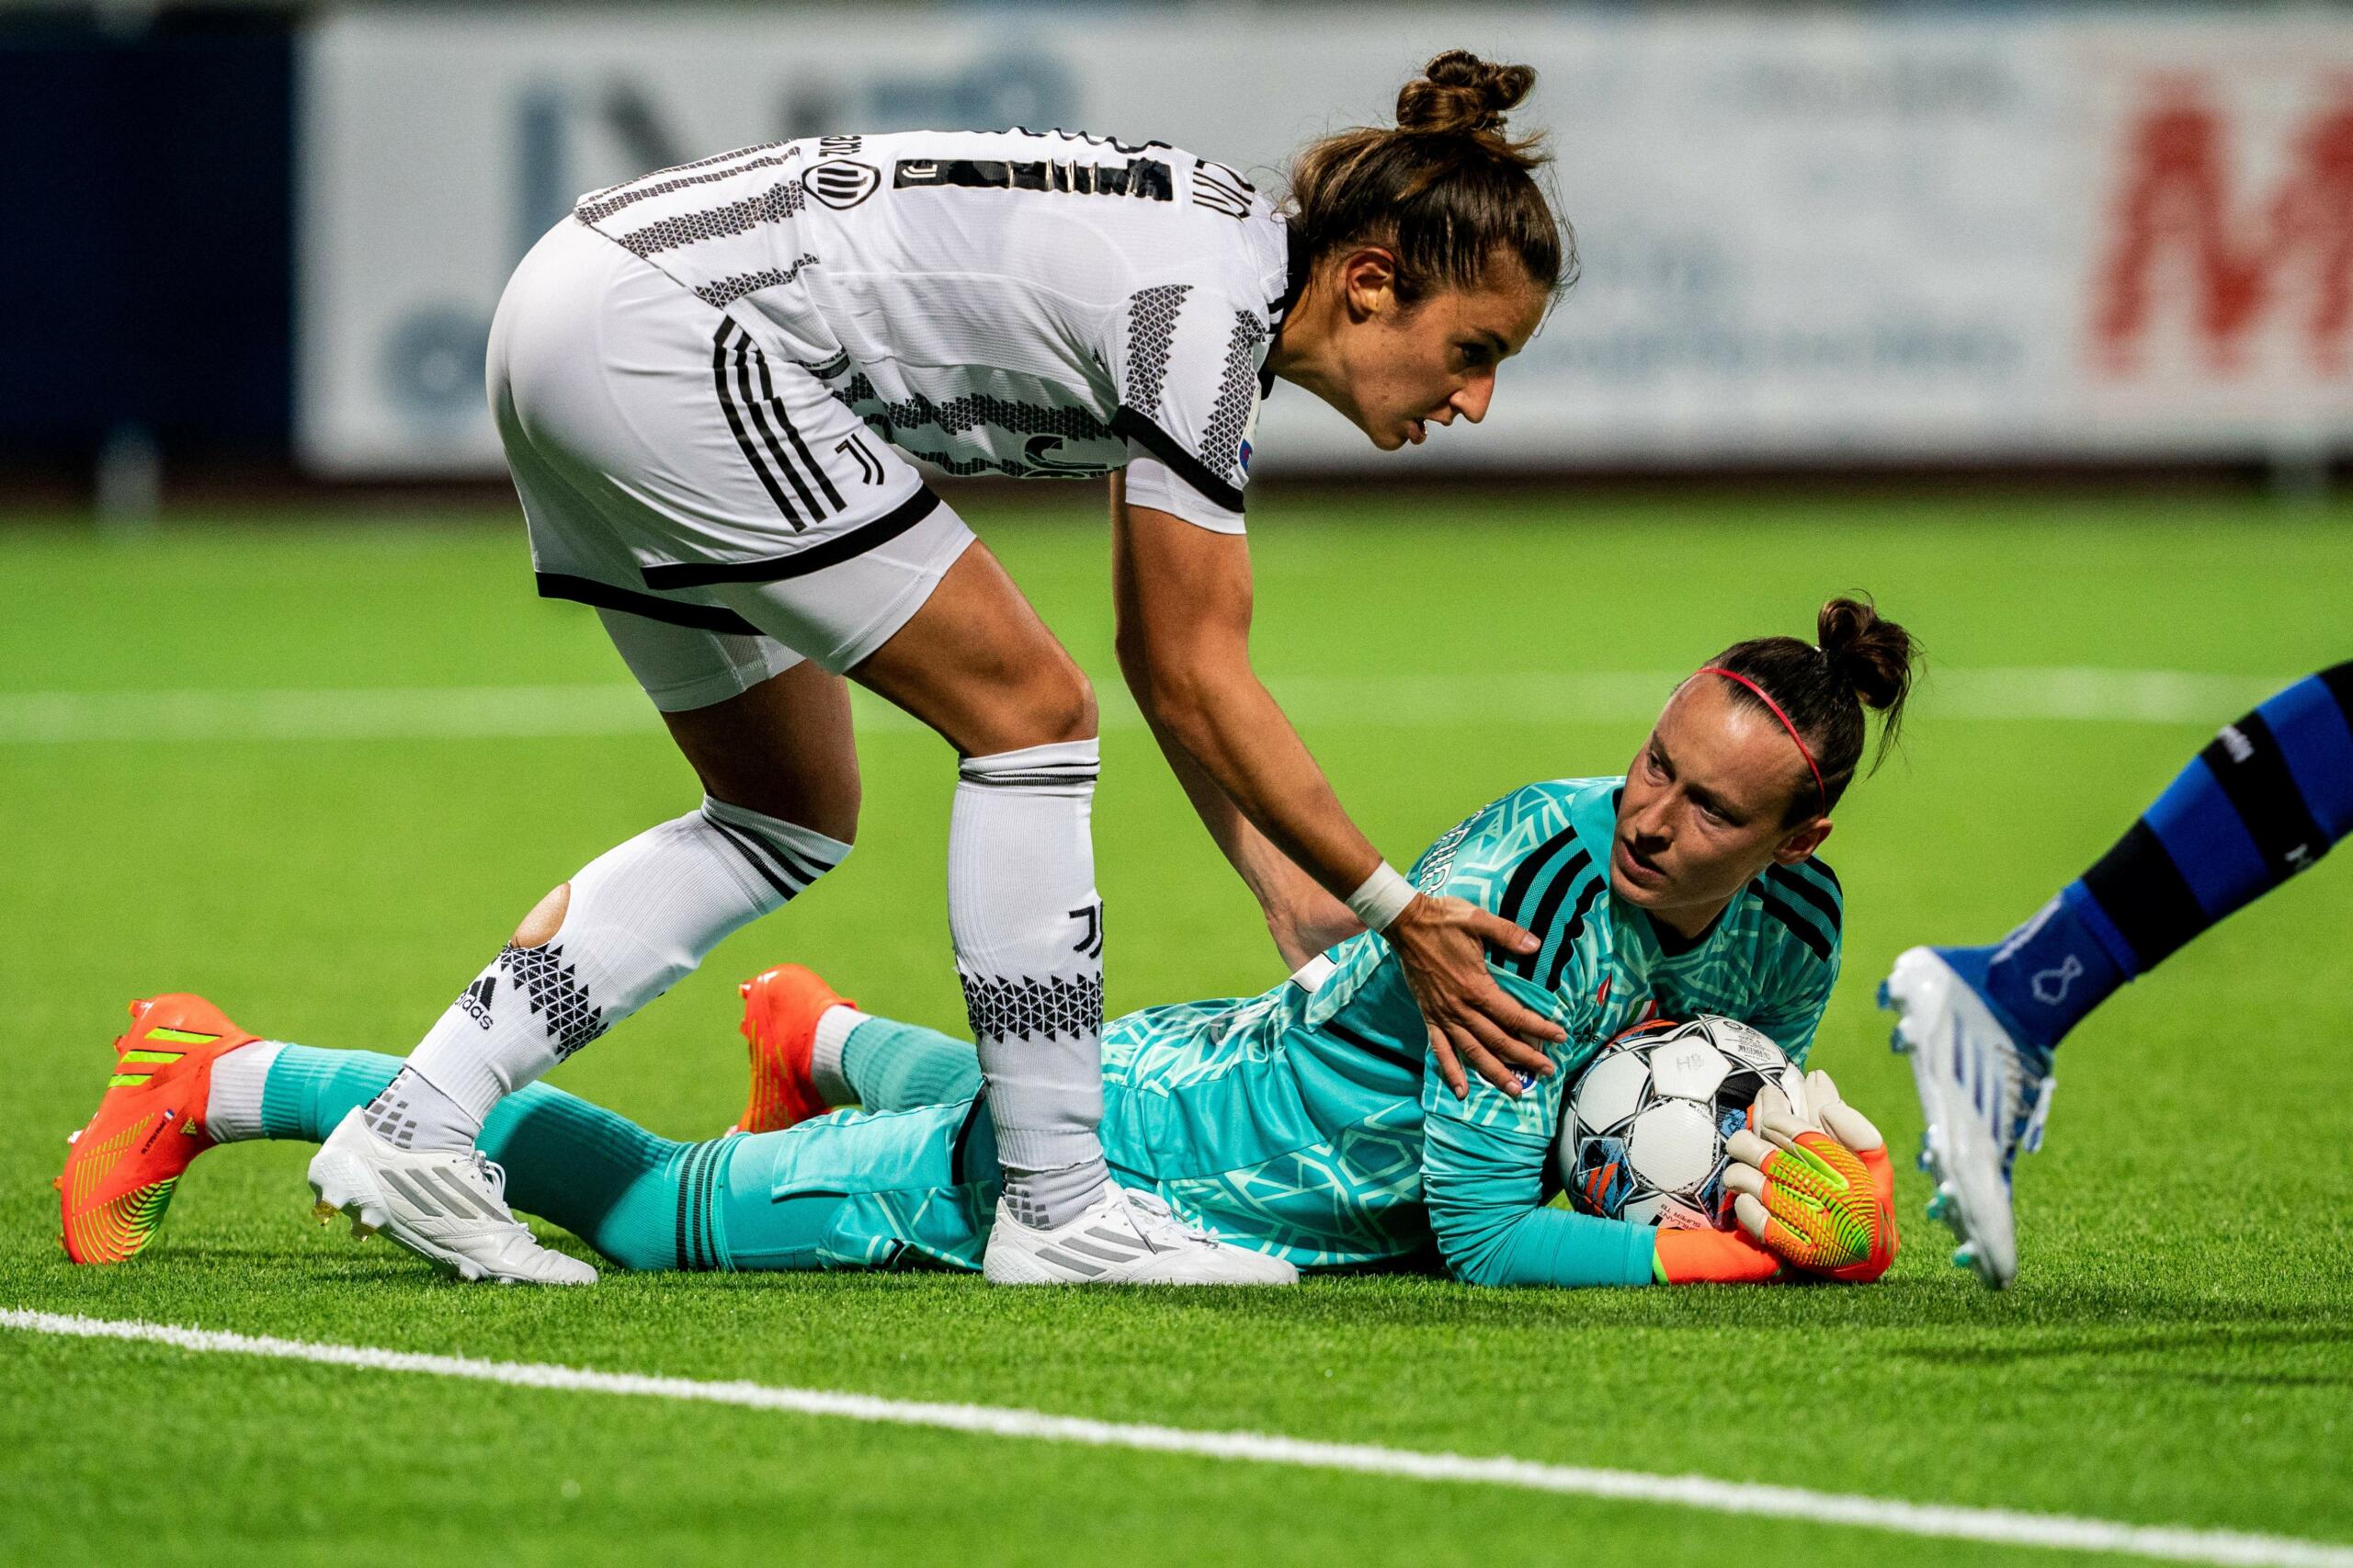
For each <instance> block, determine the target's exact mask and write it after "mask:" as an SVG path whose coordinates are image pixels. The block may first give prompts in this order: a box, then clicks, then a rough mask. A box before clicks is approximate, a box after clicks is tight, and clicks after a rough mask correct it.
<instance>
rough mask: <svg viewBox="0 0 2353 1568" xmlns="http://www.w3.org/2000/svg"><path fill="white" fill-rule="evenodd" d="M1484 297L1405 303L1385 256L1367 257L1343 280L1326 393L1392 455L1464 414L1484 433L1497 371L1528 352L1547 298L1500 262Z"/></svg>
mask: <svg viewBox="0 0 2353 1568" xmlns="http://www.w3.org/2000/svg"><path fill="white" fill-rule="evenodd" d="M1487 272H1488V276H1487V278H1486V279H1485V280H1484V281H1483V282H1482V284H1481V285H1480V287H1478V288H1476V289H1450V290H1446V291H1445V292H1443V293H1439V294H1433V295H1430V296H1429V297H1428V298H1427V299H1424V300H1421V301H1417V302H1415V303H1414V304H1411V305H1408V304H1405V303H1404V302H1403V301H1400V300H1399V299H1398V298H1397V295H1396V291H1395V289H1394V287H1393V281H1394V276H1395V275H1394V273H1393V272H1392V270H1391V268H1390V264H1389V258H1388V256H1387V253H1385V252H1382V251H1378V250H1372V251H1360V252H1358V253H1357V254H1356V255H1355V256H1351V257H1348V258H1347V259H1346V260H1344V261H1343V262H1342V263H1341V265H1340V267H1339V269H1338V272H1337V274H1336V281H1337V283H1338V285H1339V287H1340V289H1341V290H1342V298H1341V303H1342V304H1343V306H1344V311H1343V312H1342V313H1343V317H1344V320H1345V323H1346V325H1345V328H1344V329H1343V330H1342V331H1340V332H1338V333H1337V334H1336V335H1335V340H1334V342H1333V345H1332V347H1333V349H1334V351H1335V357H1336V359H1337V361H1338V363H1337V365H1336V370H1337V374H1336V376H1335V377H1334V378H1333V379H1332V383H1331V384H1330V385H1329V386H1328V387H1319V388H1318V389H1317V391H1318V392H1321V393H1322V394H1323V395H1324V397H1325V398H1326V400H1327V401H1329V402H1330V403H1332V404H1333V406H1335V407H1336V408H1337V409H1339V411H1340V412H1341V413H1342V414H1345V415H1347V416H1348V418H1349V420H1350V421H1352V422H1353V423H1354V424H1355V425H1356V426H1357V427H1358V429H1360V430H1362V431H1363V432H1364V433H1365V434H1366V435H1368V436H1370V437H1372V444H1373V445H1374V446H1376V447H1379V448H1380V449H1381V450H1382V451H1384V452H1393V451H1395V450H1396V449H1398V448H1400V447H1403V446H1405V445H1407V444H1409V443H1410V444H1412V445H1415V446H1419V445H1420V444H1421V442H1422V441H1423V439H1424V438H1425V437H1427V436H1428V434H1429V427H1430V426H1432V425H1451V424H1453V423H1454V420H1455V417H1456V415H1461V417H1463V418H1465V419H1468V420H1470V421H1471V422H1472V424H1473V425H1476V424H1477V423H1478V422H1479V421H1480V420H1482V419H1484V418H1485V417H1486V416H1487V404H1488V403H1489V402H1490V401H1492V400H1493V398H1494V397H1495V368H1496V367H1497V366H1498V365H1500V364H1502V363H1503V361H1505V360H1506V359H1508V358H1511V357H1512V356H1513V355H1515V354H1517V353H1518V352H1519V351H1520V350H1521V349H1522V348H1524V347H1527V346H1528V340H1529V338H1530V337H1532V336H1534V335H1535V334H1536V328H1537V325H1538V324H1540V322H1541V321H1542V320H1543V319H1544V305H1545V299H1546V296H1545V292H1544V290H1541V289H1540V288H1538V287H1537V286H1536V285H1535V284H1534V283H1532V282H1530V281H1529V278H1528V275H1527V273H1526V272H1525V271H1523V270H1522V269H1521V268H1520V267H1519V265H1518V263H1517V262H1514V261H1509V260H1505V259H1501V258H1499V259H1497V260H1496V261H1495V263H1494V264H1493V265H1491V266H1490V267H1488V269H1487Z"/></svg>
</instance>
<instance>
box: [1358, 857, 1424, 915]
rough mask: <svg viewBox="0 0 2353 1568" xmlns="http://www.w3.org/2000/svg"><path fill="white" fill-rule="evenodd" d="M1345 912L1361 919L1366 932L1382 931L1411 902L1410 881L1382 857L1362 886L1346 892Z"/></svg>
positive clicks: (1412, 892)
mask: <svg viewBox="0 0 2353 1568" xmlns="http://www.w3.org/2000/svg"><path fill="white" fill-rule="evenodd" d="M1347 902H1348V913H1349V914H1351V915H1355V916H1356V917H1357V918H1358V919H1359V920H1361V921H1363V922H1364V925H1365V929H1366V930H1368V931H1386V930H1388V929H1389V924H1390V922H1391V921H1392V920H1394V919H1396V918H1397V916H1399V915H1403V914H1404V912H1405V906H1406V905H1407V904H1409V903H1413V902H1414V884H1413V883H1411V882H1409V881H1406V880H1405V877H1404V873H1403V872H1401V871H1400V870H1398V869H1397V868H1396V867H1394V866H1392V865H1391V864H1390V863H1389V862H1388V861H1386V860H1383V861H1382V862H1381V864H1380V866H1379V867H1378V868H1376V869H1374V871H1373V873H1372V875H1370V876H1369V877H1367V878H1366V879H1365V880H1364V885H1363V886H1362V887H1360V888H1358V889H1357V891H1356V892H1352V893H1350V894H1349V895H1348V901H1347Z"/></svg>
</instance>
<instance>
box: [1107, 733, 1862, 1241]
mask: <svg viewBox="0 0 2353 1568" xmlns="http://www.w3.org/2000/svg"><path fill="white" fill-rule="evenodd" d="M1622 782H1623V780H1621V779H1619V778H1573V779H1562V780H1556V781H1553V782H1550V783H1542V784H1531V785H1529V786H1527V787H1526V788H1524V789H1520V790H1514V791H1513V792H1512V793H1510V794H1508V795H1506V796H1505V797H1504V798H1503V799H1502V800H1500V801H1495V803H1493V804H1492V805H1489V806H1487V807H1486V808H1485V809H1483V810H1482V811H1480V812H1477V813H1476V814H1474V815H1472V817H1471V818H1469V819H1468V820H1467V821H1465V822H1463V823H1462V824H1460V825H1459V826H1457V827H1455V828H1454V829H1453V830H1452V831H1450V832H1449V833H1447V834H1446V835H1444V836H1443V837H1441V838H1439V839H1438V842H1437V843H1435V844H1433V845H1431V846H1430V847H1429V848H1428V849H1427V851H1425V852H1424V853H1423V855H1422V857H1421V858H1420V859H1419V860H1418V861H1416V862H1415V867H1414V870H1413V881H1414V883H1415V886H1416V887H1417V888H1419V889H1420V890H1421V891H1422V892H1427V893H1433V894H1451V895H1453V896H1455V897H1458V898H1462V899H1467V900H1469V901H1470V902H1472V903H1476V904H1479V905H1481V906H1482V907H1483V908H1486V909H1489V910H1493V911H1495V913H1497V914H1499V915H1503V916H1504V917H1505V918H1506V919H1508V920H1512V921H1515V922H1517V923H1518V924H1519V925H1521V926H1526V927H1527V928H1528V929H1529V930H1530V931H1532V932H1534V933H1535V934H1536V935H1537V936H1538V937H1540V939H1541V940H1542V942H1543V947H1542V948H1541V949H1540V951H1538V952H1536V953H1535V954H1533V955H1531V956H1529V957H1526V958H1514V959H1509V960H1502V961H1496V960H1492V959H1491V960H1490V962H1489V968H1490V970H1491V971H1492V972H1493V973H1494V974H1495V977H1496V979H1497V980H1498V982H1499V983H1501V984H1502V985H1503V986H1504V988H1505V989H1506V990H1507V991H1509V992H1510V993H1511V994H1513V995H1514V996H1516V997H1517V998H1518V1000H1519V1001H1521V1002H1522V1003H1524V1004H1526V1005H1527V1006H1529V1007H1530V1008H1531V1009H1533V1010H1534V1011H1536V1012H1539V1013H1542V1014H1545V1015H1547V1016H1548V1017H1552V1019H1553V1020H1554V1021H1555V1022H1557V1023H1559V1024H1560V1025H1561V1026H1562V1028H1564V1029H1566V1030H1567V1031H1568V1040H1566V1041H1565V1042H1564V1043H1563V1044H1560V1045H1557V1046H1554V1047H1552V1058H1553V1061H1554V1062H1555V1063H1556V1065H1557V1068H1558V1071H1556V1072H1555V1073H1554V1074H1552V1076H1551V1077H1549V1078H1545V1079H1540V1080H1539V1081H1538V1082H1537V1083H1536V1084H1535V1085H1533V1086H1531V1087H1530V1088H1529V1091H1528V1092H1527V1093H1526V1094H1525V1095H1524V1096H1520V1097H1518V1098H1514V1097H1512V1096H1507V1095H1506V1094H1504V1093H1503V1092H1501V1091H1500V1090H1498V1089H1496V1088H1495V1087H1493V1086H1492V1085H1488V1084H1485V1083H1483V1082H1482V1081H1481V1080H1479V1079H1478V1078H1477V1077H1476V1076H1475V1075H1474V1076H1473V1077H1472V1082H1471V1093H1470V1096H1469V1097H1468V1098H1467V1099H1461V1100H1458V1099H1456V1098H1455V1097H1454V1096H1453V1094H1452V1093H1451V1092H1450V1091H1449V1089H1448V1088H1447V1087H1446V1085H1445V1084H1444V1083H1443V1082H1442V1081H1441V1080H1440V1079H1439V1078H1438V1074H1436V1073H1435V1072H1432V1071H1428V1070H1427V1060H1428V1054H1429V1052H1428V1046H1427V1033H1426V1031H1425V1029H1424V1027H1423V1024H1422V1019H1421V1014H1420V1011H1419V1009H1418V1008H1416V1006H1415V1003H1414V999H1413V995H1412V994H1411V993H1410V992H1409V991H1408V989H1407V987H1406V984H1405V981H1404V974H1403V972H1402V970H1401V969H1400V966H1399V965H1398V963H1397V961H1396V960H1395V958H1394V957H1393V956H1392V954H1391V952H1390V950H1389V947H1388V944H1387V943H1385V942H1383V941H1382V940H1381V939H1380V938H1379V937H1374V936H1371V935H1369V934H1368V935H1365V936H1360V937H1355V938H1352V939H1351V940H1349V941H1347V942H1344V943H1342V944H1340V945H1339V946H1338V947H1336V948H1334V949H1332V950H1331V953H1330V954H1329V955H1328V956H1329V957H1330V958H1331V959H1332V960H1334V964H1335V967H1334V968H1333V969H1332V971H1331V972H1330V973H1329V974H1328V975H1327V976H1326V977H1325V978H1324V980H1323V981H1322V982H1321V983H1320V984H1318V985H1317V986H1316V988H1315V989H1314V991H1313V993H1310V992H1309V991H1308V990H1307V989H1306V988H1305V987H1304V986H1303V985H1302V984H1300V983H1295V982H1294V983H1285V984H1283V985H1281V986H1279V987H1277V988H1276V989H1274V990H1272V991H1268V992H1267V993H1265V994H1262V995H1259V996H1256V997H1251V998H1247V999H1233V1000H1226V1001H1217V1002H1197V1003H1188V1004H1184V1005H1181V1006H1169V1007H1154V1008H1148V1009H1146V1010H1144V1011H1142V1012H1139V1013H1131V1014H1128V1015H1126V1016H1124V1017H1120V1018H1119V1019H1118V1020H1116V1021H1115V1022H1113V1023H1112V1024H1111V1025H1110V1026H1109V1028H1108V1029H1107V1030H1106V1033H1105V1040H1104V1080H1105V1082H1104V1094H1105V1105H1104V1111H1105V1114H1104V1120H1103V1141H1104V1145H1105V1152H1106V1153H1108V1155H1109V1157H1110V1161H1111V1163H1112V1165H1115V1166H1117V1167H1119V1168H1120V1170H1122V1171H1124V1172H1126V1173H1128V1174H1129V1175H1130V1176H1133V1177H1138V1178H1142V1181H1143V1182H1145V1183H1147V1184H1149V1185H1150V1186H1152V1187H1154V1188H1156V1189H1157V1190H1158V1191H1160V1193H1161V1194H1162V1195H1163V1196H1164V1197H1165V1198H1166V1199H1168V1200H1169V1201H1170V1202H1171V1203H1172V1204H1173V1205H1174V1206H1175V1207H1176V1209H1177V1210H1178V1211H1179V1212H1182V1213H1185V1214H1188V1215H1190V1216H1192V1217H1193V1218H1195V1219H1196V1220H1198V1221H1201V1222H1204V1223H1206V1224H1209V1225H1211V1226H1213V1227H1215V1228H1217V1229H1219V1230H1222V1231H1224V1232H1226V1233H1229V1234H1233V1235H1238V1236H1244V1237H1247V1238H1249V1240H1250V1242H1251V1244H1254V1245H1256V1246H1259V1247H1260V1248H1262V1249H1263V1250H1267V1251H1270V1252H1274V1253H1277V1254H1278V1255H1279V1256H1284V1257H1287V1258H1289V1259H1290V1261H1291V1262H1293V1263H1295V1264H1297V1265H1299V1266H1300V1267H1311V1268H1312V1267H1348V1266H1361V1265H1368V1264H1375V1263H1379V1262H1381V1261H1383V1260H1386V1259H1393V1258H1401V1257H1404V1256H1410V1255H1414V1254H1418V1253H1424V1252H1426V1251H1427V1250H1429V1249H1431V1248H1432V1247H1433V1246H1434V1247H1435V1249H1436V1250H1437V1252H1438V1254H1439V1256H1442V1257H1443V1259H1444V1260H1445V1262H1446V1264H1447V1267H1449V1270H1450V1271H1451V1272H1453V1273H1454V1274H1455V1275H1457V1276H1458V1277H1460V1278H1465V1279H1469V1280H1472V1281H1474V1282H1476V1283H1482V1284H1561V1285H1573V1284H1597V1283H1628V1284H1631V1283H1637V1282H1642V1281H1647V1280H1648V1279H1649V1278H1650V1271H1651V1254H1652V1247H1651V1236H1652V1232H1651V1231H1650V1230H1649V1228H1647V1227H1643V1226H1636V1225H1631V1224H1624V1223H1620V1222H1617V1221H1604V1220H1597V1219H1594V1218H1592V1217H1591V1216H1587V1215H1580V1214H1573V1213H1570V1212H1568V1211H1566V1210H1559V1209H1552V1208H1549V1207H1547V1206H1546V1205H1547V1201H1548V1199H1549V1198H1550V1196H1551V1194H1552V1192H1553V1191H1554V1190H1556V1189H1557V1181H1556V1179H1555V1178H1554V1176H1553V1175H1552V1133H1553V1130H1554V1128H1555V1126H1556V1125H1557V1124H1558V1121H1559V1119H1560V1114H1561V1106H1562V1101H1563V1093H1564V1091H1565V1087H1566V1085H1568V1084H1569V1082H1570V1081H1571V1080H1572V1079H1573V1078H1574V1076H1575V1075H1576V1074H1577V1073H1579V1072H1580V1071H1582V1070H1583V1069H1584V1067H1585V1065H1586V1062H1589V1061H1590V1060H1591V1059H1592V1057H1593V1056H1594V1054H1595V1053H1596V1052H1597V1051H1598V1050H1599V1049H1600V1048H1601V1046H1602V1045H1603V1044H1604V1043H1605V1042H1607V1041H1608V1040H1609V1039H1610V1038H1611V1037H1612V1036H1614V1035H1616V1034H1617V1033H1619V1032H1620V1030H1622V1029H1625V1028H1629V1027H1630V1026H1631V1025H1633V1024H1636V1023H1639V1022H1641V1021H1642V1020H1643V1019H1644V1018H1645V1017H1654V1016H1659V1015H1665V1016H1667V1017H1692V1016H1694V1015H1696V1014H1700V1013H1715V1014H1722V1015H1725V1016H1727V1017H1734V1018H1738V1019H1740V1020H1742V1021H1743V1022H1745V1023H1747V1024H1750V1025H1752V1026H1754V1027H1755V1028H1757V1029H1760V1030H1762V1031H1763V1032H1764V1033H1766V1034H1767V1035H1769V1036H1770V1037H1772V1039H1774V1040H1777V1041H1778V1042H1779V1044H1780V1045H1781V1047H1782V1049H1783V1050H1785V1051H1788V1052H1789V1053H1790V1056H1791V1057H1792V1058H1795V1059H1797V1060H1799V1061H1801V1062H1802V1061H1803V1059H1804V1057H1805V1054H1806V1051H1807V1049H1808V1048H1809V1047H1810V1046H1811V1045H1812V1043H1813V1034H1814V1028H1815V1026H1816V1025H1817V1024H1818V1023H1819V1021H1820V1019H1821V1017H1822V1009H1823V1006H1824V1004H1825V1003H1826V1002H1827V1001H1828V999H1829V996H1830V990H1831V985H1832V983H1833V982H1834V981H1835V980H1836V977H1837V972H1838V955H1839V937H1840V920H1841V907H1842V906H1841V901H1840V894H1839V889H1838V881H1837V879H1836V877H1835V876H1833V875H1832V874H1831V872H1830V869H1829V868H1828V867H1826V866H1824V865H1823V864H1822V863H1821V862H1819V861H1816V860H1809V861H1806V862H1804V863H1803V864H1802V865H1799V866H1796V867H1780V866H1776V867H1773V868H1771V869H1768V870H1767V871H1766V872H1765V874H1764V875H1763V876H1761V877H1759V878H1757V879H1756V881H1752V882H1751V883H1749V884H1748V885H1747V886H1746V887H1745V888H1744V889H1743V890H1742V891H1741V892H1740V893H1739V894H1738V895H1737V896H1735V897H1734V898H1733V901H1732V903H1731V904H1730V905H1729V906H1728V907H1727V908H1726V909H1725V910H1724V912H1723V914H1722V916H1721V917H1719V918H1718V920H1717V921H1716V923H1715V925H1714V926H1712V927H1711V929H1710V930H1709V931H1708V933H1707V934H1706V936H1705V937H1703V938H1702V939H1701V940H1700V941H1699V942H1698V943H1696V944H1694V945H1692V946H1691V947H1690V948H1689V949H1687V950H1685V951H1683V952H1679V953H1676V954H1673V955H1669V954H1668V953H1666V952H1665V951H1663V950H1662V949H1661V948H1660V946H1659V943H1658V939H1657V937H1656V936H1655V935H1654V930H1653V927H1652V925H1651V922H1650V919H1649V917H1648V916H1647V915H1644V914H1643V912H1642V911H1641V910H1639V909H1637V908H1635V907H1634V906H1633V905H1631V904H1629V903H1624V902H1623V901H1621V900H1620V899H1618V898H1617V897H1615V896H1614V895H1613V894H1612V893H1611V892H1610V890H1609V869H1608V868H1609V849H1610V840H1611V836H1612V835H1613V833H1614V832H1615V829H1616V825H1617V799H1618V793H1619V789H1620V785H1621V784H1622Z"/></svg>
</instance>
